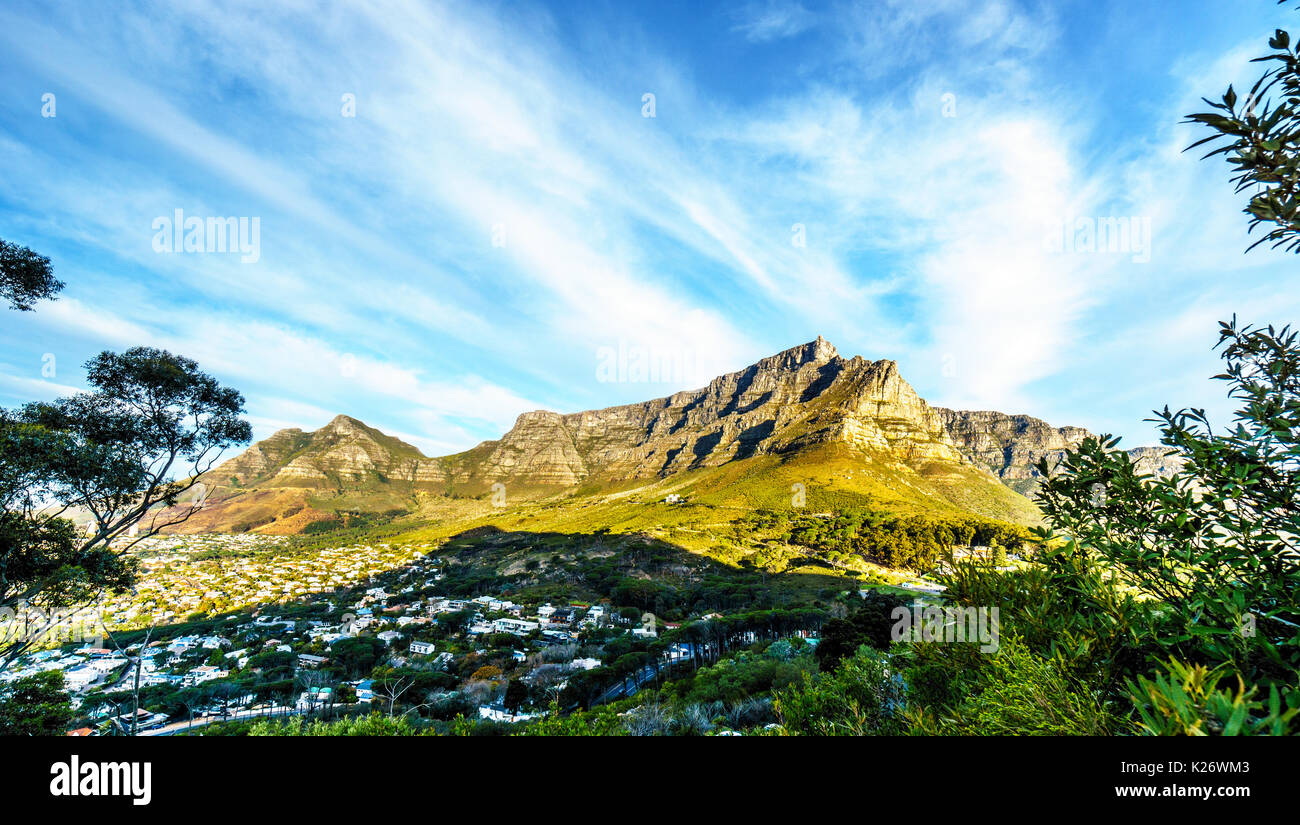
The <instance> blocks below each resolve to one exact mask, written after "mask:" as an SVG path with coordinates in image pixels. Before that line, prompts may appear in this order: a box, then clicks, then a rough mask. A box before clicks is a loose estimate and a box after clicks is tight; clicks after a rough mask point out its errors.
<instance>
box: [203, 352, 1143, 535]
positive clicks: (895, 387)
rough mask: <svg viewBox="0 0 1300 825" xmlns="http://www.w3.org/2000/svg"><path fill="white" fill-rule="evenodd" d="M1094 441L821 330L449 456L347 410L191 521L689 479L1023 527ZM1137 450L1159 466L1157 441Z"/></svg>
mask: <svg viewBox="0 0 1300 825" xmlns="http://www.w3.org/2000/svg"><path fill="white" fill-rule="evenodd" d="M1087 435H1088V433H1087V431H1086V430H1083V429H1081V428H1078V427H1062V428H1054V427H1051V426H1050V425H1048V424H1046V423H1045V422H1043V421H1040V420H1039V419H1036V418H1031V417H1029V416H1025V415H1006V414H1003V413H999V412H965V411H957V410H949V409H945V408H941V407H931V406H930V405H929V404H927V403H926V402H925V400H924V399H922V398H921V397H920V396H918V395H917V393H916V391H915V390H914V389H913V388H912V387H911V385H909V384H908V383H907V382H906V381H905V380H904V379H903V377H902V376H901V375H900V374H899V371H898V365H897V364H896V363H895V362H894V361H889V360H879V361H868V360H866V359H864V358H862V357H861V356H855V357H853V358H844V357H842V356H840V355H839V353H838V352H837V351H836V349H835V347H834V346H832V345H831V344H830V343H829V342H827V341H826V340H825V339H823V338H821V337H818V338H817V339H816V340H815V341H811V342H809V343H807V344H803V345H801V346H797V347H793V348H791V349H788V350H785V351H784V352H781V353H778V354H776V355H773V356H771V357H769V358H764V359H763V360H761V361H759V362H758V363H756V364H753V365H752V366H749V367H747V368H745V369H743V370H740V371H737V372H733V373H728V374H726V375H722V376H719V377H717V378H715V379H714V380H713V381H711V382H710V383H709V385H708V386H706V387H704V388H702V389H698V390H691V391H686V392H679V393H675V394H673V395H670V396H667V397H664V398H658V399H654V400H651V401H645V402H642V403H638V404H627V405H623V406H618V407H609V408H606V409H601V410H588V411H585V412H578V413H569V414H561V413H555V412H548V411H540V410H539V411H534V412H527V413H524V414H522V415H520V416H519V417H518V419H517V420H516V422H515V425H514V427H512V428H511V429H510V431H509V432H507V433H506V434H505V435H503V436H502V437H501V438H500V439H497V440H494V441H485V442H483V443H481V444H479V445H478V446H476V447H474V448H472V449H470V450H467V451H465V452H462V453H457V454H455V455H449V456H442V457H434V458H430V457H426V456H424V455H423V454H422V453H421V452H420V451H419V450H418V449H416V448H415V447H413V446H411V445H410V444H407V443H405V442H403V441H401V440H399V439H396V438H393V437H392V436H389V435H386V434H384V433H382V432H380V431H378V430H375V429H373V428H371V427H368V426H366V425H365V424H363V423H362V422H360V421H358V420H356V419H354V418H349V417H348V416H343V415H340V416H338V417H336V418H335V419H334V420H332V421H331V422H330V423H329V424H327V425H326V426H325V427H322V428H321V429H319V430H316V431H315V432H304V431H302V430H298V429H289V430H282V431H280V432H277V433H275V434H274V435H272V436H271V437H270V438H267V439H265V440H264V441H259V442H258V443H256V444H254V445H253V446H252V447H250V448H249V449H248V450H247V451H245V452H244V453H242V454H241V455H239V456H237V457H235V458H233V459H231V460H229V461H227V462H225V463H224V464H222V465H220V466H219V467H217V468H216V469H214V470H213V471H211V473H210V474H209V476H208V477H207V478H208V479H210V482H209V484H210V485H217V486H216V488H215V489H213V490H212V492H211V495H210V496H209V506H207V507H205V511H204V512H203V513H201V514H199V516H201V517H199V516H196V519H194V520H192V522H193V524H192V525H191V524H187V525H186V527H185V529H186V530H191V529H196V530H198V529H254V530H259V529H260V530H263V531H266V532H296V531H299V530H301V529H303V528H304V527H305V526H306V525H307V524H310V523H311V521H313V520H328V519H330V518H333V517H334V516H333V514H334V513H338V512H343V511H347V510H359V511H367V512H383V511H391V512H397V511H411V510H419V509H420V508H422V507H426V508H427V506H429V501H430V499H431V497H438V498H440V499H445V498H453V499H456V498H473V497H483V496H484V495H486V494H488V493H489V492H490V491H492V490H493V489H494V485H496V484H498V483H501V484H505V485H506V487H507V488H508V489H509V490H510V495H511V496H512V497H514V498H515V499H516V500H518V499H519V498H521V497H522V498H524V499H529V498H534V499H536V498H544V497H547V496H555V495H578V494H582V495H593V494H597V493H601V492H611V491H615V490H618V489H623V488H627V487H629V486H636V485H641V486H644V485H646V484H649V485H652V486H653V485H656V484H658V485H663V486H664V489H665V490H666V489H668V488H669V487H671V486H673V485H677V487H680V486H681V485H682V484H693V485H695V486H696V487H698V489H699V490H700V491H701V492H702V493H703V492H704V491H709V493H710V495H713V496H714V497H715V498H716V500H718V501H730V502H748V503H749V505H752V503H753V502H755V501H769V500H770V501H776V500H779V499H780V498H781V497H786V498H788V496H789V492H788V491H789V490H790V489H791V486H792V485H793V484H798V483H800V482H802V481H805V480H811V481H813V483H815V484H818V485H822V487H821V488H819V489H822V488H824V489H831V488H834V489H835V490H838V491H840V492H842V493H843V494H845V495H849V496H857V497H858V498H859V499H860V500H861V501H867V500H870V501H872V502H873V503H875V504H877V505H882V506H888V507H892V508H895V509H908V510H929V509H952V510H958V511H967V512H974V513H978V514H981V515H987V516H993V517H997V518H1005V519H1010V520H1015V521H1021V522H1031V521H1034V520H1035V519H1036V518H1037V510H1036V508H1034V506H1033V505H1032V504H1031V503H1030V502H1029V501H1028V500H1027V499H1026V498H1024V497H1023V496H1022V495H1019V493H1031V492H1032V490H1033V489H1034V488H1035V487H1036V485H1037V481H1036V476H1037V472H1036V470H1034V469H1033V467H1032V465H1033V464H1034V463H1035V462H1036V461H1037V460H1038V459H1039V458H1042V457H1044V456H1047V457H1051V456H1059V455H1060V454H1061V453H1062V451H1064V450H1065V449H1068V448H1070V447H1073V446H1076V445H1077V444H1078V443H1079V442H1080V441H1082V440H1083V438H1085V437H1087ZM1135 452H1138V453H1141V458H1142V459H1143V460H1144V461H1146V462H1148V464H1149V465H1150V466H1151V467H1153V468H1157V469H1159V468H1163V467H1165V463H1164V462H1163V461H1162V459H1161V458H1160V455H1159V451H1156V450H1150V449H1148V451H1147V452H1142V451H1140V450H1139V451H1135ZM999 482H1000V483H999ZM677 487H673V489H677ZM740 506H746V505H744V504H741V505H740Z"/></svg>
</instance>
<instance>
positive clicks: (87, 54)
mask: <svg viewBox="0 0 1300 825" xmlns="http://www.w3.org/2000/svg"><path fill="white" fill-rule="evenodd" d="M1195 2H1197V3H1200V2H1202V0H1195ZM1207 8H1208V6H1207ZM516 11H517V13H516ZM1138 13H1139V12H1138V11H1135V10H1133V9H1131V8H1129V7H1128V6H1126V5H1125V4H1120V3H1101V4H1097V5H1096V6H1095V7H1091V6H1090V7H1089V8H1088V9H1087V10H1073V9H1072V10H1057V9H1055V8H1054V7H1050V6H1047V5H1045V4H1039V3H1028V2H1024V3H1021V2H1012V1H1011V0H977V1H976V2H967V1H966V0H935V2H930V3H915V2H910V1H908V2H905V0H884V2H878V3H863V4H852V3H842V2H831V3H827V4H819V3H812V2H808V3H806V4H801V3H778V2H765V1H764V2H752V3H745V4H741V5H738V6H735V7H734V8H733V11H731V12H728V13H724V14H720V15H713V16H699V15H693V16H690V18H689V19H686V18H682V19H672V18H669V19H659V18H658V17H657V15H660V14H670V13H669V12H660V11H659V10H658V9H657V8H653V7H651V6H649V5H647V6H646V7H644V8H633V9H619V10H616V11H612V12H610V14H612V15H614V18H615V19H613V20H611V21H608V22H609V23H611V24H613V25H596V24H593V23H589V22H587V21H586V20H585V18H584V17H582V16H580V15H575V14H574V12H572V10H570V9H569V8H568V7H567V6H566V5H563V4H556V5H554V6H546V5H537V6H531V7H528V8H527V9H523V10H512V12H511V13H510V14H506V13H504V11H503V10H502V9H501V8H497V7H493V6H482V5H477V4H462V3H452V2H448V3H443V2H399V0H383V1H382V2H377V3H371V4H367V5H364V6H358V7H340V8H331V9H329V10H328V11H326V10H324V9H322V8H320V7H317V6H316V5H314V4H310V3H305V4H289V5H279V4H277V5H267V4H262V3H254V2H240V3H235V4H233V5H232V4H229V3H215V2H194V3H188V4H184V5H183V6H177V5H172V4H163V3H148V2H137V3H131V4H126V5H124V6H121V7H115V8H114V9H113V10H112V11H111V13H110V11H109V10H107V9H100V8H99V7H96V6H94V5H87V4H75V3H67V4H63V5H58V6H56V7H55V11H53V12H52V11H50V10H49V9H48V8H46V7H44V6H40V5H36V4H25V3H18V4H13V5H10V6H8V7H6V9H4V10H2V11H0V43H3V45H4V49H3V50H0V52H2V53H0V76H2V77H4V78H5V79H6V80H11V81H12V82H10V83H8V84H6V88H7V89H13V90H14V92H13V95H12V96H6V97H5V98H4V101H3V104H2V105H0V151H3V152H4V153H5V155H6V157H9V158H13V159H14V161H13V162H12V163H10V164H9V165H8V166H7V173H6V175H5V176H4V178H3V179H0V236H4V237H6V238H7V239H10V238H12V239H15V240H19V241H21V242H24V243H28V244H29V245H32V246H33V247H35V248H38V249H41V250H42V251H43V252H45V253H47V254H50V255H52V257H53V258H54V260H55V263H56V267H57V268H58V271H59V273H60V275H61V277H63V278H64V279H65V280H67V281H68V283H69V287H68V290H67V293H66V296H65V297H64V298H63V299H61V300H60V301H58V302H54V303H47V304H44V305H42V306H41V307H40V309H39V310H38V311H37V312H36V313H30V314H24V315H22V316H16V315H11V316H10V317H8V318H7V319H6V324H5V328H4V329H3V330H0V340H3V341H4V346H5V348H6V353H7V355H6V358H5V359H4V363H5V365H6V369H8V370H10V380H8V381H7V382H6V383H4V384H0V393H3V394H4V398H5V399H7V400H8V401H9V402H15V401H19V400H24V399H25V398H27V397H33V396H36V395H40V394H42V393H46V392H48V391H50V390H51V387H50V386H49V383H50V382H48V381H42V380H41V379H40V376H39V374H38V370H39V364H40V359H41V357H42V355H43V354H44V353H47V352H53V353H55V354H57V356H58V359H59V363H60V365H61V366H60V373H59V377H58V379H57V381H58V382H59V383H61V384H63V385H65V386H74V385H75V379H76V377H77V374H76V370H75V367H73V366H71V365H75V364H78V363H80V362H81V361H84V360H85V359H86V358H88V357H89V356H90V355H92V354H93V353H94V352H95V351H96V350H97V349H98V348H103V347H117V348H120V347H123V346H129V345H132V344H158V345H165V346H169V347H174V348H175V349H177V350H178V351H181V352H184V353H185V354H187V355H189V356H191V357H194V358H196V359H198V360H199V361H200V363H201V364H203V365H204V366H205V367H206V368H209V369H211V370H213V371H215V372H216V373H218V374H219V375H220V377H221V378H222V379H223V380H225V381H227V382H228V383H231V384H233V385H235V386H238V387H239V388H240V389H241V390H242V391H243V392H244V393H245V395H246V396H247V397H248V398H249V404H250V410H251V411H252V412H253V415H254V416H255V420H256V422H257V423H258V426H259V434H265V433H264V432H261V430H262V429H265V428H270V427H275V426H280V425H281V424H284V423H287V422H298V424H299V425H300V426H312V425H315V426H319V425H320V424H323V423H325V421H326V420H328V418H329V417H330V416H332V415H333V414H334V413H337V412H347V413H349V414H352V415H356V416H357V417H359V418H362V419H365V420H367V421H368V422H369V423H372V424H374V425H376V426H379V427H381V428H382V429H388V430H391V431H393V432H397V433H405V434H406V435H404V436H402V437H404V438H407V440H410V441H412V442H413V443H417V445H419V446H421V448H422V449H426V451H439V452H450V451H452V450H455V449H464V448H466V447H468V446H471V445H472V444H473V443H475V442H476V441H478V440H480V439H483V438H489V437H495V436H496V435H498V434H499V433H500V431H501V430H502V429H504V428H506V427H508V426H509V425H510V424H511V423H512V422H513V419H514V417H515V416H516V415H517V414H518V413H519V412H522V411H524V410H525V409H531V408H535V407H548V408H553V409H560V410H576V409H583V408H588V407H600V406H608V405H612V404H615V403H621V402H631V401H637V400H642V399H644V398H646V397H648V396H653V395H661V394H666V393H668V392H671V391H673V390H677V389H686V388H689V387H691V386H693V385H698V384H700V383H703V380H705V379H706V378H707V377H708V376H711V375H713V374H715V373H719V372H723V371H726V370H731V369H737V368H740V367H742V366H744V365H746V364H747V363H750V362H752V361H753V360H756V359H757V358H759V357H762V356H764V355H767V354H770V353H772V352H774V351H776V350H777V349H780V348H783V347H787V346H792V345H794V344H797V343H800V342H803V341H807V340H810V339H811V338H813V337H814V336H816V335H817V334H819V333H820V334H823V335H825V336H827V337H828V338H830V339H831V340H832V341H834V342H835V343H836V344H837V345H838V346H839V348H840V350H841V351H842V352H844V353H845V354H854V353H859V352H860V353H862V354H864V355H866V356H868V357H872V358H880V357H889V358H895V359H897V360H899V361H900V362H901V364H902V366H903V370H904V374H905V375H906V376H907V377H908V378H909V380H911V381H912V382H913V383H914V384H916V386H917V387H918V389H920V390H921V391H922V393H923V394H924V395H926V396H928V397H929V398H931V400H933V401H936V402H941V403H945V404H950V405H959V406H980V407H991V408H998V409H1005V410H1008V411H1017V412H1019V411H1025V412H1033V413H1038V414H1042V415H1043V416H1045V417H1048V418H1049V419H1052V420H1055V421H1059V422H1060V423H1076V424H1083V425H1090V426H1098V427H1100V426H1103V425H1109V424H1112V423H1115V422H1116V421H1120V422H1123V421H1127V422H1129V424H1127V425H1125V426H1127V427H1128V429H1126V430H1123V431H1125V432H1127V433H1130V434H1134V435H1137V434H1140V433H1143V432H1145V431H1146V430H1145V427H1144V425H1139V424H1136V423H1134V422H1136V420H1137V419H1138V418H1140V416H1141V414H1142V413H1143V412H1144V410H1143V407H1146V408H1148V409H1149V405H1152V404H1153V402H1155V401H1161V400H1162V399H1156V398H1155V395H1154V393H1155V392H1157V391H1161V390H1163V389H1165V387H1164V386H1163V385H1162V384H1161V382H1162V381H1164V380H1166V379H1167V377H1168V376H1169V375H1170V374H1173V373H1177V374H1180V375H1181V374H1187V375H1192V374H1194V373H1195V372H1196V370H1197V369H1199V368H1200V366H1201V365H1202V364H1203V363H1204V362H1205V358H1200V357H1198V358H1190V357H1184V356H1181V355H1179V354H1178V353H1179V352H1182V351H1184V350H1187V349H1190V348H1192V347H1203V344H1202V342H1201V341H1200V340H1199V339H1196V340H1193V339H1194V338H1195V336H1194V335H1193V333H1192V329H1193V328H1194V327H1195V324H1196V323H1197V322H1199V321H1200V320H1201V319H1202V318H1203V317H1204V316H1207V315H1212V314H1215V313H1216V312H1219V311H1221V310H1223V309H1228V308H1230V307H1231V306H1233V299H1234V296H1240V297H1241V300H1242V303H1243V304H1245V303H1250V304H1251V305H1252V306H1254V305H1256V303H1255V298H1254V296H1256V295H1257V293H1258V294H1268V293H1269V292H1270V291H1272V292H1277V291H1278V290H1279V289H1280V288H1281V286H1282V285H1283V284H1284V283H1285V274H1284V273H1285V271H1286V270H1285V269H1284V268H1283V266H1282V264H1280V263H1279V259H1278V258H1276V257H1275V256H1267V255H1265V256H1256V257H1254V258H1251V259H1249V260H1243V259H1241V257H1240V256H1239V255H1238V254H1237V251H1238V250H1239V249H1240V248H1241V247H1242V246H1244V244H1243V243H1239V242H1238V241H1239V234H1238V233H1239V231H1240V229H1241V226H1242V220H1241V218H1240V215H1239V214H1238V213H1237V209H1238V206H1237V205H1236V204H1235V202H1234V201H1233V200H1232V198H1231V196H1230V195H1229V194H1228V193H1227V191H1226V187H1225V186H1222V185H1221V184H1222V181H1221V180H1220V179H1219V178H1218V177H1216V175H1217V174H1218V173H1217V172H1216V170H1214V169H1212V168H1209V167H1206V166H1201V165H1198V164H1197V162H1196V161H1195V160H1194V159H1192V158H1190V157H1189V156H1185V155H1180V154H1179V153H1178V149H1180V148H1181V146H1182V145H1185V144H1184V143H1183V141H1184V140H1185V139H1186V135H1185V134H1184V133H1183V132H1182V131H1180V130H1179V128H1178V127H1176V126H1174V125H1173V124H1174V123H1175V122H1176V120H1177V119H1178V117H1179V116H1180V115H1181V113H1182V112H1183V111H1186V110H1187V108H1186V107H1187V106H1188V105H1190V104H1189V103H1188V101H1189V92H1190V91H1191V90H1199V91H1198V93H1205V92H1207V91H1212V90H1213V89H1215V88H1217V87H1218V86H1220V85H1223V84H1222V83H1221V82H1220V81H1219V80H1217V79H1216V78H1218V77H1219V72H1221V71H1222V72H1226V73H1228V74H1232V73H1234V72H1239V71H1241V70H1242V66H1243V64H1242V59H1244V57H1245V56H1246V55H1248V54H1249V53H1250V50H1249V43H1251V42H1253V41H1251V40H1250V39H1249V37H1248V35H1249V34H1250V33H1251V32H1253V31H1254V30H1255V29H1256V28H1259V29H1260V30H1261V31H1267V30H1268V28H1269V27H1268V26H1254V25H1247V24H1246V23H1240V24H1235V23H1234V24H1233V25H1232V26H1228V25H1225V26H1223V27H1219V29H1216V30H1214V31H1205V30H1201V29H1193V28H1191V26H1192V24H1191V23H1189V22H1188V21H1187V20H1181V19H1180V20H1179V21H1175V22H1174V23H1172V24H1170V25H1176V26H1177V32H1176V34H1175V35H1171V38H1170V43H1171V44H1172V45H1165V44H1163V41H1162V44H1161V45H1159V46H1158V48H1162V49H1166V50H1167V56H1166V57H1163V58H1162V59H1161V60H1152V59H1151V58H1150V56H1149V55H1148V54H1147V53H1146V52H1147V51H1150V49H1152V48H1157V47H1156V46H1150V45H1148V44H1147V43H1145V42H1139V38H1138V37H1137V35H1128V34H1125V32H1127V31H1128V29H1127V28H1126V26H1127V24H1128V23H1130V22H1131V21H1130V20H1129V18H1130V17H1131V16H1132V15H1135V14H1138ZM1188 17H1189V19H1190V18H1192V17H1194V15H1189V16H1188ZM1117 21H1120V22H1124V23H1125V24H1126V25H1124V26H1122V25H1119V24H1118V22H1117ZM605 22H606V21H602V24H603V23H605ZM618 24H623V25H618ZM1220 29H1221V30H1220ZM665 31H667V32H675V33H677V34H675V35H673V36H672V37H668V38H665V37H664V36H662V35H659V34H656V32H665ZM1080 31H1087V32H1089V33H1090V34H1089V37H1091V38H1094V39H1095V40H1098V41H1100V40H1101V39H1102V38H1105V41H1104V42H1098V43H1096V44H1091V43H1089V44H1082V45H1081V43H1080V42H1079V38H1078V37H1077V33H1078V32H1080ZM1130 38H1131V39H1130ZM704 43H707V44H709V45H708V47H707V48H705V47H704V46H703V45H702V44H704ZM759 44H762V45H763V47H761V48H759V47H757V46H758V45H759ZM1094 46H1095V47H1094ZM1144 50H1145V51H1144ZM1162 54H1164V53H1162ZM1153 66H1155V67H1157V68H1156V69H1153V68H1152V67H1153ZM1202 70H1203V71H1202ZM1193 74H1195V75H1196V76H1195V77H1193V76H1191V75H1193ZM1225 79H1226V78H1225ZM1206 84H1208V85H1206ZM47 90H48V91H53V92H56V93H57V94H58V96H59V113H58V117H57V118H54V119H43V118H41V117H40V116H39V106H37V105H35V103H34V101H38V100H39V98H40V95H41V93H43V92H44V91H47ZM1134 90H1140V96H1139V95H1138V94H1137V93H1136V92H1135V91H1134ZM348 95H350V96H351V98H350V100H351V101H352V103H351V105H352V106H354V107H355V109H354V113H355V116H354V117H352V116H347V113H346V111H345V105H347V104H346V99H345V96H348ZM1190 99H1192V100H1193V101H1194V97H1193V98H1190ZM647 101H652V103H651V104H648V103H647ZM650 115H653V116H650ZM1189 204H1196V207H1197V208H1196V209H1194V210H1193V209H1189ZM177 208H183V209H184V210H185V211H186V213H187V214H193V215H209V216H213V215H226V216H228V215H236V216H250V217H252V216H255V217H258V218H260V221H261V223H260V225H261V257H260V260H259V261H258V262H257V263H256V264H241V263H240V262H239V259H238V258H237V257H229V256H221V255H195V254H188V255H187V254H175V255H160V254H157V253H155V252H154V251H153V249H152V248H151V245H150V239H151V236H152V231H151V229H150V224H151V221H152V220H153V219H154V217H156V216H159V215H170V214H171V213H172V210H174V209H177ZM1072 215H1083V216H1099V215H1100V216H1106V215H1124V216H1128V215H1136V216H1145V217H1149V218H1150V220H1151V224H1152V227H1153V232H1154V233H1155V242H1154V246H1153V249H1152V253H1153V254H1152V258H1151V261H1150V262H1149V263H1147V264H1137V263H1134V262H1133V261H1132V260H1130V259H1128V258H1122V257H1120V256H1108V255H1063V254H1061V253H1059V252H1053V251H1051V250H1049V249H1046V248H1045V247H1044V244H1043V230H1044V223H1045V221H1046V220H1047V219H1049V218H1065V217H1068V216H1072ZM1225 270H1226V271H1231V272H1236V273H1241V274H1242V275H1243V277H1244V276H1246V275H1248V277H1249V279H1250V283H1251V285H1252V286H1251V288H1250V289H1236V288H1233V287H1230V286H1228V285H1225V284H1224V283H1223V278H1222V272H1223V271H1225ZM1216 279H1218V280H1216ZM1291 294H1294V292H1293V291H1292V293H1291ZM1247 298H1249V300H1247ZM1262 305H1264V306H1267V302H1265V303H1264V304H1262ZM1274 307H1275V308H1276V309H1277V310H1278V311H1279V312H1289V311H1292V309H1293V306H1292V303H1291V302H1287V301H1283V302H1278V303H1275V304H1274ZM1180 319H1183V320H1180ZM1281 320H1285V319H1284V318H1283V319H1281ZM1156 329H1159V330H1164V331H1165V333H1162V334H1166V333H1167V334H1168V335H1170V336H1176V337H1177V340H1173V338H1171V340H1170V342H1169V343H1168V344H1162V343H1159V342H1156V341H1154V340H1153V338H1152V335H1151V331H1152V330H1156ZM1118 333H1122V334H1123V335H1128V336H1141V339H1142V340H1143V342H1144V348H1145V357H1144V358H1143V359H1134V358H1132V357H1131V355H1130V354H1129V351H1128V349H1126V345H1125V343H1124V341H1122V340H1119V339H1117V337H1116V336H1117V334H1118ZM1182 336H1192V337H1191V338H1187V337H1182ZM620 345H629V346H640V347H644V348H647V349H658V350H661V351H671V352H679V353H687V354H689V355H690V356H691V360H692V363H693V365H694V367H695V369H694V371H693V373H692V374H691V375H690V376H689V377H682V378H681V380H680V381H678V382H677V383H669V384H653V385H651V384H634V383H614V384H611V383H602V382H601V381H600V380H598V373H597V369H596V368H597V366H598V359H599V357H600V356H599V353H600V352H602V351H603V350H604V349H606V348H609V347H618V346H620ZM1206 357H1208V358H1211V359H1212V357H1213V356H1212V355H1206ZM1175 364H1176V365H1177V366H1176V367H1173V366H1171V365H1175ZM63 365H69V366H66V367H65V366H63ZM1099 386H1105V387H1108V388H1110V389H1111V390H1112V391H1113V392H1114V395H1116V396H1121V397H1122V400H1121V401H1118V402H1114V403H1108V399H1107V397H1106V396H1105V395H1103V394H1099V391H1098V390H1097V389H1096V388H1097V387H1099ZM1118 387H1124V388H1131V391H1128V392H1121V391H1118V390H1116V389H1115V388H1118ZM1188 387H1190V384H1184V385H1182V389H1184V390H1186V389H1187V388H1188ZM1163 400H1169V401H1176V400H1177V399H1163ZM1111 428H1112V429H1120V427H1119V426H1116V427H1111ZM1138 437H1139V438H1142V436H1140V435H1138ZM1144 440H1149V437H1147V438H1145V439H1144Z"/></svg>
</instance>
